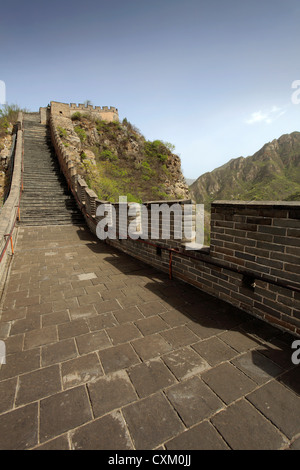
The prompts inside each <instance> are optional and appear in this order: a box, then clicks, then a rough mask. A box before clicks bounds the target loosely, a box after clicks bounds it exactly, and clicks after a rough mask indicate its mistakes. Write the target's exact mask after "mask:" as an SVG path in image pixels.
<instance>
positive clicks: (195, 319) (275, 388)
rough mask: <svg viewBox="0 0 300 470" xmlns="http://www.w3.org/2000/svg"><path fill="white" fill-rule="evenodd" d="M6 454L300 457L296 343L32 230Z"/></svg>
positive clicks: (116, 261)
mask: <svg viewBox="0 0 300 470" xmlns="http://www.w3.org/2000/svg"><path fill="white" fill-rule="evenodd" d="M0 339H1V340H3V341H4V342H5V346H6V353H7V354H6V364H2V365H0V449H1V450H2V449H11V450H15V449H39V450H67V449H69V450H75V449H78V450H79V449H84V450H85V449H86V450H87V449H99V450H100V449H101V450H102V449H111V450H112V449H114V450H118V449H119V450H123V449H124V450H134V449H161V450H194V449H195V450H197V449H207V450H208V449H214V450H217V449H220V450H221V449H224V450H225V449H299V442H300V415H299V409H300V406H299V404H300V402H299V394H300V369H299V367H300V366H297V365H294V364H293V363H292V361H291V355H292V352H293V350H292V349H291V344H292V342H293V340H294V339H295V338H293V337H292V336H291V335H289V334H287V333H284V332H282V331H280V330H279V329H276V328H274V327H273V326H270V325H267V324H266V323H263V322H262V321H260V320H259V319H256V318H254V317H250V316H249V315H247V314H246V313H244V312H242V311H239V310H238V309H236V308H234V307H232V306H230V305H229V304H226V303H225V302H222V301H220V300H218V299H215V298H213V297H211V296H209V295H207V294H205V293H203V292H201V291H199V290H197V289H195V288H193V287H192V286H189V285H187V284H184V283H182V282H180V281H177V280H170V279H169V278H168V275H167V274H164V273H161V272H158V271H157V270H155V269H154V268H151V267H148V266H146V265H145V264H144V263H142V262H140V261H138V260H135V259H133V258H131V257H129V256H127V255H126V254H124V253H121V252H118V251H117V250H115V249H113V248H112V247H110V246H108V245H106V244H104V243H101V242H99V241H98V240H97V239H96V238H95V237H94V236H93V235H92V234H91V233H90V232H89V231H88V230H87V229H86V227H74V226H51V227H25V228H22V227H19V228H18V238H17V243H16V245H15V255H14V258H13V262H12V266H11V270H10V275H9V279H8V282H7V285H6V291H5V295H4V297H3V299H2V304H1V316H0Z"/></svg>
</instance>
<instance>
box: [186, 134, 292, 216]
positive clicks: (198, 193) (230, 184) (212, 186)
mask: <svg viewBox="0 0 300 470" xmlns="http://www.w3.org/2000/svg"><path fill="white" fill-rule="evenodd" d="M190 192H191V195H192V198H193V199H194V200H196V202H197V203H199V204H201V203H202V204H203V203H204V204H205V207H206V209H209V206H210V203H211V202H213V201H214V200H222V199H223V200H242V201H251V200H256V201H260V200H261V201H264V200H269V201H272V200H274V201H278V200H289V201H293V200H300V132H293V133H292V134H285V135H283V136H281V137H280V138H279V139H275V140H273V141H272V142H269V143H267V144H265V145H264V146H263V147H262V148H261V149H260V150H259V151H258V152H256V153H255V154H254V155H252V156H250V157H247V158H244V157H239V158H235V159H232V160H230V161H229V162H228V163H226V164H225V165H223V166H221V167H219V168H216V169H215V170H213V171H211V172H208V173H205V174H203V175H202V176H200V177H199V178H198V179H197V180H196V181H195V182H194V183H193V184H192V185H191V186H190Z"/></svg>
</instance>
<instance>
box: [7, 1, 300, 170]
mask: <svg viewBox="0 0 300 470" xmlns="http://www.w3.org/2000/svg"><path fill="white" fill-rule="evenodd" d="M299 20H300V2H299V0H280V1H279V0H260V1H258V0H252V1H251V2H249V1H247V2H246V1H245V0H206V1H202V0H159V1H158V0H151V1H149V0H147V1H146V0H126V1H125V0H123V1H120V0H114V1H108V0H106V1H103V0H96V1H95V0H85V1H82V0H81V1H78V0H72V1H69V0H66V1H64V0H60V1H57V0H51V2H49V1H45V0H39V1H36V0H33V1H24V0H22V1H20V0H15V1H14V2H13V3H11V2H5V4H4V5H3V4H2V5H1V10H0V44H1V48H0V50H1V53H0V58H1V60H0V80H2V81H4V82H5V84H6V100H7V102H8V103H16V104H18V105H19V106H21V107H26V108H27V109H29V110H31V111H37V110H38V109H39V107H40V106H46V105H47V104H48V103H49V102H50V101H51V100H53V101H62V102H66V103H69V102H74V103H83V102H84V101H86V100H90V101H91V102H92V103H93V104H94V105H101V106H116V107H117V108H118V109H119V115H120V118H121V119H123V118H124V117H126V118H127V119H128V120H129V121H130V122H132V123H133V124H134V125H135V126H136V127H138V128H139V129H140V131H141V132H142V134H143V135H144V136H145V137H146V139H149V140H153V139H161V140H164V141H167V142H171V143H173V144H174V145H175V152H176V153H178V154H179V155H180V157H181V161H182V169H183V172H184V175H185V176H186V177H187V178H196V177H198V176H200V175H201V174H203V173H205V172H207V171H211V170H213V169H214V168H216V167H218V166H221V165H223V164H224V163H226V162H227V161H228V160H230V159H231V158H236V157H239V156H241V155H242V156H245V157H246V156H248V155H252V154H253V153H254V152H256V151H257V150H259V149H260V148H261V147H262V146H263V145H264V143H266V142H269V141H271V140H273V139H275V138H278V137H280V136H281V135H282V134H285V133H290V132H293V131H300V128H299V127H300V126H299V120H300V104H296V103H293V102H292V99H291V97H292V94H293V93H295V90H293V89H292V83H293V82H295V81H296V80H300V61H299V52H300V51H299V49H300V27H299ZM298 96H299V98H300V93H299V95H298Z"/></svg>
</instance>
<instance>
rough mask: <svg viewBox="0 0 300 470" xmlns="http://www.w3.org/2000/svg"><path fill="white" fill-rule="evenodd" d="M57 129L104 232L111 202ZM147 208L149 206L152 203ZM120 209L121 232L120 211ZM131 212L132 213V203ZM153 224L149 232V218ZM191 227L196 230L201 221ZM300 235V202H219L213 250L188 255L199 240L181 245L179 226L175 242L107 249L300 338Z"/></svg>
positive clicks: (121, 242)
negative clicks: (80, 169)
mask: <svg viewBox="0 0 300 470" xmlns="http://www.w3.org/2000/svg"><path fill="white" fill-rule="evenodd" d="M50 127H51V133H52V140H53V144H54V146H55V149H56V153H57V155H58V159H59V161H60V165H61V167H62V171H63V172H64V174H65V176H66V178H67V180H68V182H69V186H70V187H71V188H72V191H73V194H74V195H75V197H76V199H77V202H78V205H79V207H80V208H81V210H82V212H83V214H84V216H85V219H86V222H87V224H88V226H89V227H90V229H91V230H92V231H93V232H94V233H96V227H97V223H99V222H100V221H101V217H97V215H96V213H97V208H98V207H99V206H102V205H103V204H107V203H106V202H105V201H100V200H99V199H98V198H97V195H96V194H95V193H94V191H92V190H90V189H89V188H88V187H87V184H86V182H85V181H84V180H83V179H82V178H81V177H80V176H79V175H78V174H77V171H76V168H75V165H74V164H73V163H72V161H71V157H70V156H69V155H68V149H67V148H65V147H64V146H63V145H62V143H61V141H60V137H59V135H58V132H57V131H56V130H55V126H54V124H53V120H52V118H51V119H50ZM163 202H165V201H160V203H163ZM174 202H177V203H179V204H181V205H184V204H187V203H189V202H190V201H170V202H169V204H173V203H174ZM145 205H146V206H147V207H148V208H149V205H150V203H148V204H145ZM113 206H114V207H115V209H116V214H117V218H116V220H117V226H118V214H119V209H120V207H119V205H118V204H114V205H113ZM126 207H127V210H129V208H130V205H128V206H126ZM148 213H149V212H148ZM172 220H173V219H172V217H171V221H172ZM132 221H133V219H132V217H131V218H129V219H128V222H129V223H132ZM145 223H146V225H147V224H148V227H149V218H148V220H147V221H146V222H144V224H145ZM191 223H192V225H193V224H194V219H193V218H192V220H191ZM125 228H126V227H125ZM144 228H145V226H144ZM162 228H163V226H162V225H161V224H160V229H162ZM119 235H120V233H119ZM299 235H300V203H299V202H240V201H238V202H236V201H219V202H215V203H213V204H212V209H211V244H210V247H204V248H203V249H201V250H190V249H189V250H187V249H186V246H185V243H186V242H189V241H190V242H192V241H193V240H192V238H191V239H190V240H184V239H182V240H178V239H176V237H174V229H173V228H171V237H170V240H165V239H163V238H162V236H161V233H160V234H159V236H158V238H156V239H151V238H148V239H142V238H141V237H140V238H139V239H137V240H132V239H130V238H128V239H126V238H125V239H124V238H123V237H122V239H121V238H120V237H119V238H118V239H116V240H109V239H108V240H107V243H109V244H111V245H113V246H114V247H116V248H118V249H120V250H122V251H124V252H126V253H128V254H130V255H131V256H134V257H135V258H138V259H140V260H142V261H144V262H146V263H148V264H150V265H152V266H154V267H156V268H158V269H160V270H162V271H165V272H168V273H169V274H170V276H172V277H173V278H179V279H182V280H184V281H185V282H188V283H190V284H193V285H195V286H196V287H198V288H200V289H202V290H204V291H205V292H208V293H209V294H211V295H213V296H216V297H219V298H220V299H222V300H224V301H226V302H228V303H230V304H232V305H234V306H237V307H238V308H240V309H242V310H244V311H247V312H248V313H250V314H252V315H255V316H257V317H260V318H261V319H263V320H265V321H267V322H268V323H271V324H273V325H277V326H278V327H280V328H282V329H284V330H288V331H290V332H292V333H293V334H295V335H297V336H300V276H299V274H300V268H299V266H300V238H299Z"/></svg>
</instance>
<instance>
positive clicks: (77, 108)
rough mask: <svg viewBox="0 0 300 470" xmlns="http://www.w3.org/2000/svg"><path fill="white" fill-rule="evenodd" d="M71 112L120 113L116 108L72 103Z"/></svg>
mask: <svg viewBox="0 0 300 470" xmlns="http://www.w3.org/2000/svg"><path fill="white" fill-rule="evenodd" d="M70 110H71V111H75V112H76V111H96V112H114V113H118V109H117V108H115V107H114V106H110V107H108V106H92V105H87V106H86V105H85V104H82V103H80V104H76V103H70Z"/></svg>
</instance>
